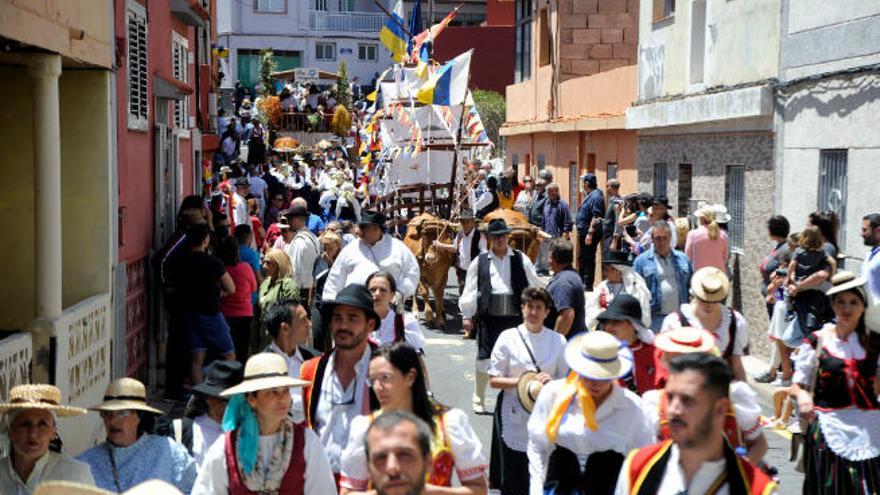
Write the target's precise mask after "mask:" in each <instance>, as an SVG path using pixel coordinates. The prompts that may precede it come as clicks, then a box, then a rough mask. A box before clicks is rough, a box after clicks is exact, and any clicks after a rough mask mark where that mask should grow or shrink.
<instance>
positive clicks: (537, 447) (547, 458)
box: [528, 332, 654, 495]
mask: <svg viewBox="0 0 880 495" xmlns="http://www.w3.org/2000/svg"><path fill="white" fill-rule="evenodd" d="M565 360H566V363H568V365H569V367H570V368H571V369H572V370H573V371H572V372H571V373H570V374H569V375H568V377H567V378H565V379H562V380H553V381H552V382H550V383H548V384H547V385H546V386H545V387H544V389H543V390H542V391H541V394H540V395H539V396H538V400H537V403H536V404H535V409H534V411H532V416H531V418H529V422H528V431H529V444H528V457H529V476H530V478H531V480H530V489H529V493H530V494H531V495H544V494H545V493H550V494H575V493H609V492H610V491H611V490H612V489H613V487H614V486H615V483H616V482H617V473H618V472H619V470H620V466H621V464H623V461H624V456H625V455H626V454H627V453H628V452H629V451H631V450H632V449H635V448H639V447H642V446H645V445H648V444H650V443H651V442H653V441H654V433H653V431H652V430H651V426H650V424H649V423H648V420H647V418H646V417H645V414H644V412H642V405H641V399H639V397H638V396H637V395H636V394H634V393H632V392H630V391H629V390H626V389H623V388H621V387H620V386H618V385H617V384H616V383H615V384H612V388H611V393H610V394H609V395H608V396H607V397H606V398H605V400H604V401H603V402H602V404H601V405H600V406H599V407H598V408H596V406H595V402H594V401H593V397H592V396H591V395H590V393H589V390H588V389H587V386H586V384H585V383H584V378H587V379H592V380H617V379H619V378H620V377H622V376H625V375H626V374H627V373H629V371H630V369H631V368H632V360H633V358H632V353H631V352H630V350H629V349H628V348H627V346H626V345H625V344H622V343H621V342H619V341H618V340H617V339H615V338H614V337H613V336H612V335H610V334H608V333H605V332H589V333H586V334H583V335H580V336H578V337H575V338H574V339H572V340H571V341H570V342H569V343H568V345H567V346H566V348H565Z"/></svg>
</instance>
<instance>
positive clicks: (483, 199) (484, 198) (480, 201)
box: [474, 189, 492, 212]
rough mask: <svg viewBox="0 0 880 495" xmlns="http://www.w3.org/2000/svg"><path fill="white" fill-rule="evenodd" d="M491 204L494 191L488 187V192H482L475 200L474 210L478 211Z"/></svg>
mask: <svg viewBox="0 0 880 495" xmlns="http://www.w3.org/2000/svg"><path fill="white" fill-rule="evenodd" d="M490 204H492V192H491V191H489V190H488V189H487V190H486V192H484V193H483V194H481V195H480V197H479V198H477V200H476V201H475V202H474V212H478V211H480V210H482V209H483V208H485V207H487V206H489V205H490Z"/></svg>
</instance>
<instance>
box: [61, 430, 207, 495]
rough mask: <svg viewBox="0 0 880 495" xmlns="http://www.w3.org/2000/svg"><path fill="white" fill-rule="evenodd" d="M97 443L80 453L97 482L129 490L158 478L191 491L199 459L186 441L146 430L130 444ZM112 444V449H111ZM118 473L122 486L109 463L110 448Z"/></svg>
mask: <svg viewBox="0 0 880 495" xmlns="http://www.w3.org/2000/svg"><path fill="white" fill-rule="evenodd" d="M109 445H110V444H108V443H106V442H105V443H101V444H98V445H96V446H94V447H92V448H90V449H89V450H87V451H85V452H83V453H82V454H80V455H78V456H77V459H79V460H81V461H83V462H85V463H86V464H88V465H89V467H91V468H92V477H93V478H95V486H97V487H98V488H103V489H104V490H110V491H112V492H114V493H117V492H119V491H123V492H124V491H127V490H129V489H130V488H132V487H133V486H135V485H138V484H140V483H143V482H144V481H147V480H151V479H159V480H162V481H165V482H168V483H170V484H172V485H174V486H176V487H177V489H178V490H180V491H182V492H183V493H189V492H190V491H192V487H193V484H194V483H195V481H196V474H197V472H196V469H197V467H196V461H194V460H193V458H192V457H190V455H189V453H188V452H187V451H186V448H185V447H184V446H183V445H180V444H179V443H177V442H175V441H174V440H173V439H171V438H169V437H164V436H156V435H150V434H148V433H144V434H143V435H141V437H140V438H138V439H137V441H136V442H135V443H133V444H131V445H129V446H128V447H109ZM108 447H109V449H108ZM111 451H112V452H113V461H114V462H115V464H116V473H117V475H118V476H119V488H117V487H116V481H115V479H114V477H113V468H112V467H111V465H110V452H111Z"/></svg>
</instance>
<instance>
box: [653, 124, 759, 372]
mask: <svg viewBox="0 0 880 495" xmlns="http://www.w3.org/2000/svg"><path fill="white" fill-rule="evenodd" d="M773 147H774V143H773V134H772V133H769V132H760V133H759V132H756V133H716V134H689V135H685V134H681V135H668V136H644V135H640V136H639V143H638V184H639V190H642V191H651V190H653V170H654V163H658V162H663V163H666V164H667V168H668V184H667V191H668V195H669V200H670V203H671V205H672V207H673V211H675V209H676V208H677V204H678V202H679V201H681V200H685V198H678V164H679V163H690V164H692V165H693V177H692V195H691V197H692V198H699V199H705V200H708V201H710V202H712V203H721V204H724V203H725V174H726V167H727V165H744V166H745V167H746V183H745V231H744V241H745V242H744V252H743V253H742V254H736V255H734V256H732V258H733V262H732V266H733V280H734V283H733V285H732V293H733V298H732V299H730V302H732V303H733V304H734V305H735V306H736V307H737V308H738V309H740V310H741V311H743V313H744V315H745V316H746V319H747V320H748V321H749V324H750V336H751V338H750V342H751V348H752V352H753V353H758V354H762V355H765V356H766V355H767V354H768V353H769V348H768V346H767V334H766V331H767V324H768V319H767V311H766V306H765V305H764V302H763V299H762V297H761V293H760V283H761V276H760V272H759V271H758V265H759V263H760V262H761V260H762V259H763V257H764V256H766V255H767V253H768V252H769V251H770V249H771V248H772V247H773V246H772V243H771V242H770V241H769V240H768V238H767V231H766V220H767V219H768V218H769V217H770V216H771V215H772V214H773V151H774V150H773Z"/></svg>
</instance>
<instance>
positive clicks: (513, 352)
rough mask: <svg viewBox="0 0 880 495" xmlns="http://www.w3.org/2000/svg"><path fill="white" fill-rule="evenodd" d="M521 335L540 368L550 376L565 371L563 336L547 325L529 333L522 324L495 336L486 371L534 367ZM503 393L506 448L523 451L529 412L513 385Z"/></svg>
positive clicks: (512, 372)
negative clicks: (520, 401) (521, 402)
mask: <svg viewBox="0 0 880 495" xmlns="http://www.w3.org/2000/svg"><path fill="white" fill-rule="evenodd" d="M521 337H522V338H521ZM523 339H525V341H526V342H527V343H528V345H529V348H531V351H532V354H534V356H535V360H536V361H537V364H538V367H539V368H541V371H543V372H546V373H547V374H549V375H550V376H551V377H553V378H561V377H563V376H565V375H566V374H568V365H567V364H565V337H564V336H563V335H562V334H560V333H557V332H555V331H553V330H550V329H549V328H547V327H544V328H542V329H541V331H540V332H538V333H532V332H530V331H528V329H527V328H526V326H525V325H524V324H523V325H519V326H518V327H516V328H510V329H507V330H505V331H503V332H501V335H499V336H498V340H497V341H495V347H493V348H492V358H491V364H490V365H489V371H488V373H489V374H490V375H492V376H495V377H507V378H516V377H519V376H520V375H522V374H523V373H525V372H526V371H537V370H536V369H535V363H533V362H532V358H531V357H530V356H529V351H528V349H526V347H525V344H524V343H523ZM503 393H504V396H503V397H504V398H503V404H502V409H501V427H502V428H501V430H502V432H501V438H502V439H503V440H504V444H505V445H507V446H508V447H509V448H511V449H513V450H516V451H519V452H525V451H526V449H527V448H528V443H529V433H528V429H527V427H526V424H527V423H528V421H529V413H528V412H527V411H526V410H525V409H523V407H522V404H520V403H519V399H518V398H517V395H516V388H509V389H505V390H504V391H503Z"/></svg>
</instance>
